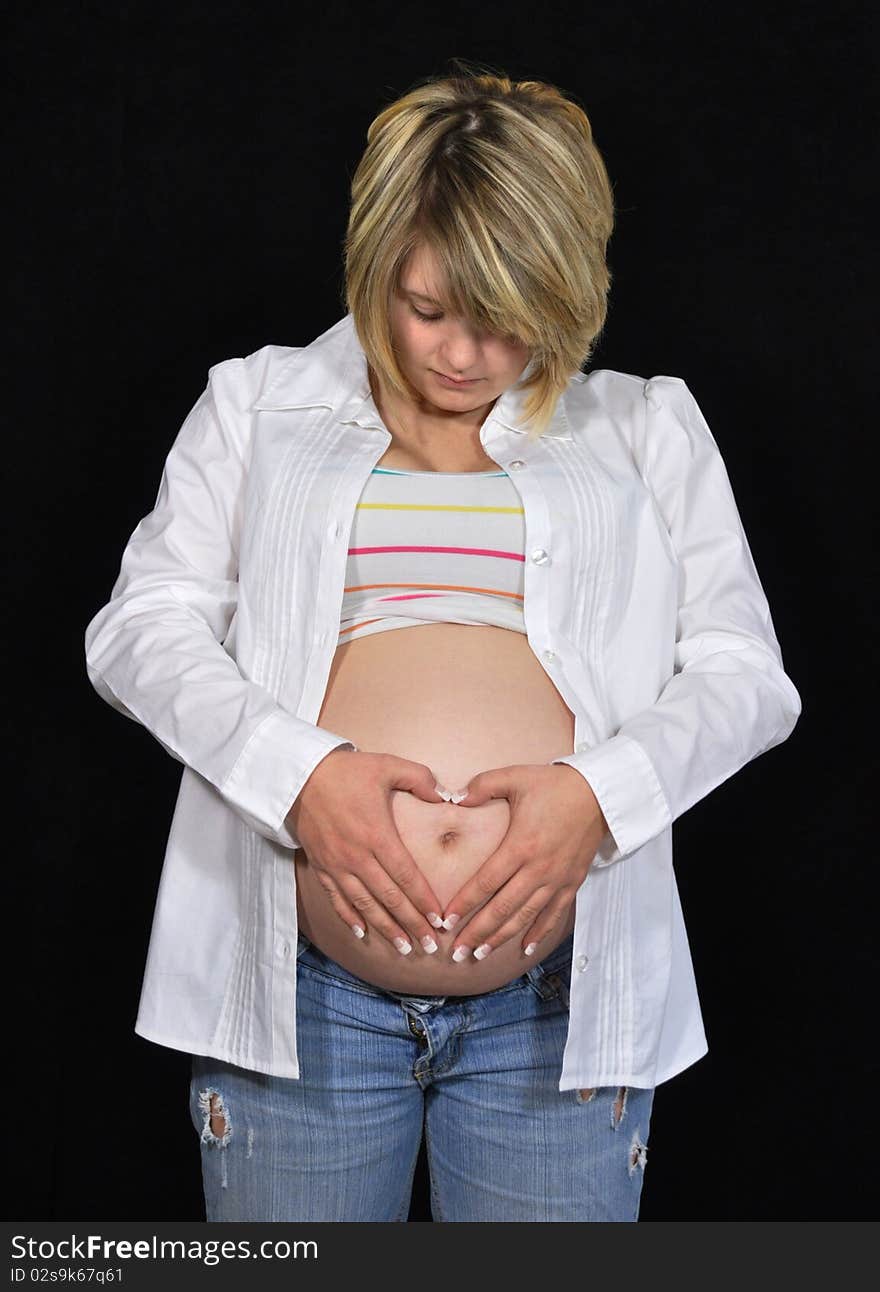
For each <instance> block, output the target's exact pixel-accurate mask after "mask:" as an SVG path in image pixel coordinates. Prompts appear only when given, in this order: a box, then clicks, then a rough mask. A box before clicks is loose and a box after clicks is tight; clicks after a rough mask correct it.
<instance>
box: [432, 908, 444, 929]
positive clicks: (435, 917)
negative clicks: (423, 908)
mask: <svg viewBox="0 0 880 1292" xmlns="http://www.w3.org/2000/svg"><path fill="white" fill-rule="evenodd" d="M428 923H429V924H433V925H434V928H435V929H442V928H443V921H442V920H441V919H440V916H439V915H438V914H437V912H436V911H428Z"/></svg>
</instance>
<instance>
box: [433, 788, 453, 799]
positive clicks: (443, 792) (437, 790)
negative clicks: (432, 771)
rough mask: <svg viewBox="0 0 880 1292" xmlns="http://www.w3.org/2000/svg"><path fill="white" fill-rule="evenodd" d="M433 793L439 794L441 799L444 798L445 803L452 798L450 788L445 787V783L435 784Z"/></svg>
mask: <svg viewBox="0 0 880 1292" xmlns="http://www.w3.org/2000/svg"><path fill="white" fill-rule="evenodd" d="M434 793H435V794H439V795H440V797H441V799H445V800H446V802H447V803H448V802H449V800H450V799H451V798H452V790H448V789H446V787H445V785H435V786H434Z"/></svg>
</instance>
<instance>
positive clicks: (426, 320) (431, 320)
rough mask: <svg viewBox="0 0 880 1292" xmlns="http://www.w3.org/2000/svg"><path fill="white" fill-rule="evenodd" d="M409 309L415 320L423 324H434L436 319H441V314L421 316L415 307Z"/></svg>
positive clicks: (411, 306)
mask: <svg viewBox="0 0 880 1292" xmlns="http://www.w3.org/2000/svg"><path fill="white" fill-rule="evenodd" d="M410 309H411V310H412V312H413V314H415V316H416V318H417V319H421V320H422V322H423V323H436V322H437V321H438V319H442V317H443V315H442V314H423V313H422V311H421V310H417V309H416V307H415V305H410Z"/></svg>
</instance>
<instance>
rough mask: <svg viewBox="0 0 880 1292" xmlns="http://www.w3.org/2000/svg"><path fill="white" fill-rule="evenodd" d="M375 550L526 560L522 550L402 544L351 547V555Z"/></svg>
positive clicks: (363, 554) (362, 554) (364, 554)
mask: <svg viewBox="0 0 880 1292" xmlns="http://www.w3.org/2000/svg"><path fill="white" fill-rule="evenodd" d="M374 552H456V553H460V554H461V555H463V556H498V557H501V559H502V560H504V561H524V560H525V559H526V558H525V556H523V555H522V554H521V553H520V552H501V551H498V550H497V549H495V548H493V547H431V546H425V547H411V546H409V545H408V544H401V545H400V546H399V547H350V548H349V549H348V554H349V556H367V555H369V554H371V553H374Z"/></svg>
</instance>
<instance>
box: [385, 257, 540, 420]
mask: <svg viewBox="0 0 880 1292" xmlns="http://www.w3.org/2000/svg"><path fill="white" fill-rule="evenodd" d="M442 295H443V292H442V290H441V289H440V284H439V282H438V278H437V275H436V270H435V262H434V257H433V254H432V253H431V251H430V249H428V248H427V247H423V246H420V247H419V248H418V249H417V250H416V251H414V252H413V253H412V255H411V256H410V257H409V260H408V261H407V263H406V264H405V266H404V268H403V271H402V273H401V276H400V283H399V285H398V288H397V290H396V292H395V296H394V300H393V302H392V308H391V330H392V336H393V338H394V344H395V347H396V350H397V354H398V362H399V363H400V366H401V368H402V369H403V371H404V372H405V373H406V376H407V377H408V378H409V380H410V381H411V382H412V384H413V386H415V388H416V389H417V390H418V391H419V392H420V393H421V395H422V402H421V411H423V412H424V413H426V414H428V415H431V414H436V415H438V416H449V415H450V414H452V415H455V414H466V413H468V412H472V411H475V410H478V409H481V408H484V407H485V405H487V404H489V403H493V402H494V401H495V400H496V399H497V398H498V396H499V395H500V394H502V392H503V391H505V390H506V389H507V388H508V386H512V385H513V383H514V382H515V381H516V380H517V378H518V377H519V375H520V373H521V372H522V370H523V368H524V367H525V366H526V364H527V363H528V361H529V357H530V352H529V347H528V346H526V345H523V344H521V343H520V342H512V341H510V340H508V339H506V338H503V337H500V336H495V335H493V334H492V333H489V332H480V331H478V330H477V329H476V328H475V327H474V326H473V325H472V324H471V323H470V322H469V321H468V320H467V319H463V318H457V317H455V316H454V315H452V314H449V313H447V312H446V311H445V310H444V308H443V307H442V305H440V304H438V301H439V300H440V299H441V298H442ZM441 375H442V376H447V377H455V378H462V379H467V384H465V385H462V386H461V387H455V386H452V385H450V384H449V383H448V382H444V381H443V380H441Z"/></svg>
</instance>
